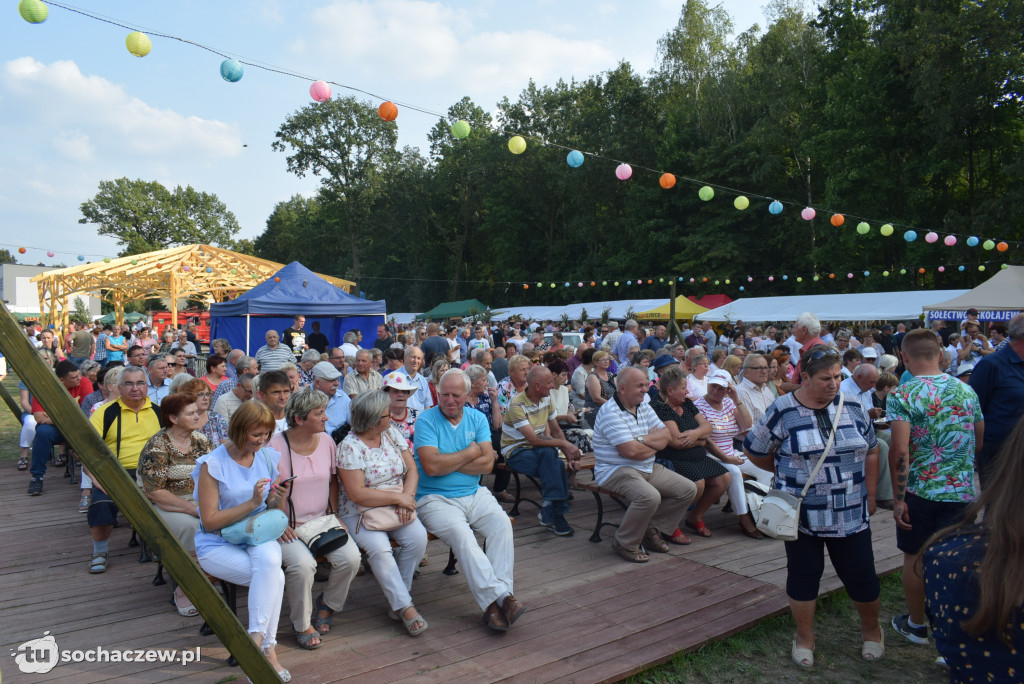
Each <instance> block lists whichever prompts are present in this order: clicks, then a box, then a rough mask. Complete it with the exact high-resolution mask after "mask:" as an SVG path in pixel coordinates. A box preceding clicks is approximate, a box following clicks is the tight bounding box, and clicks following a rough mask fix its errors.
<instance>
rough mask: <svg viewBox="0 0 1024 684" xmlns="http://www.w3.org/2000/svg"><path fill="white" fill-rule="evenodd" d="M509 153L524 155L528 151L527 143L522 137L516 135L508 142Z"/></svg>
mask: <svg viewBox="0 0 1024 684" xmlns="http://www.w3.org/2000/svg"><path fill="white" fill-rule="evenodd" d="M508 151H509V152H511V153H512V154H522V153H523V152H525V151H526V141H525V140H524V139H523V136H521V135H514V136H512V137H511V138H510V139H509V141H508Z"/></svg>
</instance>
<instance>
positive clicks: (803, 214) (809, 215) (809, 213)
mask: <svg viewBox="0 0 1024 684" xmlns="http://www.w3.org/2000/svg"><path fill="white" fill-rule="evenodd" d="M814 216H815V213H814V209H811V208H810V207H804V208H803V209H802V210H801V211H800V218H802V219H803V220H804V221H811V220H813V219H814Z"/></svg>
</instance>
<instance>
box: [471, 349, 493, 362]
mask: <svg viewBox="0 0 1024 684" xmlns="http://www.w3.org/2000/svg"><path fill="white" fill-rule="evenodd" d="M490 353H491V350H490V349H477V350H476V351H474V352H473V363H476V364H479V363H480V362H481V361H483V358H484V355H485V354H490Z"/></svg>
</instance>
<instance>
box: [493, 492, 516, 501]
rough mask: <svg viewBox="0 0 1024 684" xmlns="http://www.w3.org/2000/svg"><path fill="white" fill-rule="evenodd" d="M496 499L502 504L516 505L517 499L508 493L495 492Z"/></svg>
mask: <svg viewBox="0 0 1024 684" xmlns="http://www.w3.org/2000/svg"><path fill="white" fill-rule="evenodd" d="M494 498H495V499H497V500H498V501H500V502H502V503H515V502H516V497H514V496H512V495H511V494H509V493H508V492H494Z"/></svg>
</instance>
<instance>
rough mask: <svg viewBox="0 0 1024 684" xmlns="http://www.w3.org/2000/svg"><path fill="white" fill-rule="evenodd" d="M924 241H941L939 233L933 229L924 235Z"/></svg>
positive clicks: (929, 242)
mask: <svg viewBox="0 0 1024 684" xmlns="http://www.w3.org/2000/svg"><path fill="white" fill-rule="evenodd" d="M924 241H925V242H927V243H928V244H931V243H933V242H938V241H939V234H938V233H936V232H935V231H933V230H930V231H928V234H927V235H925V236H924Z"/></svg>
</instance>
